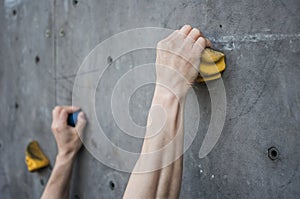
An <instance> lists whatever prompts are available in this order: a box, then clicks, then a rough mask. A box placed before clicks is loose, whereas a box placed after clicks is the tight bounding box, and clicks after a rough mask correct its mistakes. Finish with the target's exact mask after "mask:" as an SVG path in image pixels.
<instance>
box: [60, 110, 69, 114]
mask: <svg viewBox="0 0 300 199" xmlns="http://www.w3.org/2000/svg"><path fill="white" fill-rule="evenodd" d="M60 113H61V114H62V115H66V114H68V112H67V110H66V109H62V110H61V112H60Z"/></svg>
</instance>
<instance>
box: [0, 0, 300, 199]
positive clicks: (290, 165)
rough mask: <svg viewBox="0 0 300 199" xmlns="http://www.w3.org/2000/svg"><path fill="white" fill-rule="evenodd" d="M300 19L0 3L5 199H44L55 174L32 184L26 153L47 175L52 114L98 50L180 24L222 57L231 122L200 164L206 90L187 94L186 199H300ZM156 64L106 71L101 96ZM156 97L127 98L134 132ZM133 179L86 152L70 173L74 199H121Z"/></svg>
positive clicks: (287, 6) (142, 93)
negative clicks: (40, 153)
mask: <svg viewBox="0 0 300 199" xmlns="http://www.w3.org/2000/svg"><path fill="white" fill-rule="evenodd" d="M299 11H300V2H299V1H298V0H287V1H280V0H263V1H260V0H252V1H246V0H243V1H233V0H224V1H221V0H218V1H207V0H164V1H162V0H161V1H150V0H143V1H137V0H101V1H95V0H87V1H83V0H78V1H75V0H73V1H72V0H68V1H67V0H65V1H57V0H54V1H40V0H30V1H29V0H4V1H1V4H0V26H1V31H0V45H1V48H0V60H1V64H0V95H1V98H0V118H1V119H0V124H1V137H0V157H1V159H0V198H39V196H40V195H41V193H42V191H43V189H44V186H45V184H46V182H47V179H48V177H49V175H50V172H51V168H47V169H43V170H41V171H40V172H36V173H29V172H28V171H27V170H26V165H25V163H24V150H25V147H26V145H27V144H28V142H29V141H31V140H38V141H39V143H40V144H41V146H42V148H43V150H44V152H45V153H46V154H47V156H48V157H49V158H50V160H51V163H52V165H53V163H54V159H55V154H56V145H55V141H54V138H53V136H52V134H51V129H50V123H51V110H52V108H53V107H54V106H55V105H56V104H61V105H62V104H71V103H72V89H73V82H74V80H75V76H76V72H77V70H78V68H79V66H80V64H81V62H82V61H83V59H84V57H85V56H86V55H87V54H88V53H89V52H90V51H91V50H92V49H93V48H94V47H95V46H96V45H97V44H98V43H99V42H101V41H104V40H105V39H107V38H109V37H110V36H112V35H113V34H116V33H119V32H122V31H124V30H127V29H132V28H137V27H148V26H151V27H164V28H171V29H177V28H179V27H180V26H181V25H183V24H186V23H188V24H191V25H192V26H195V27H198V28H200V29H201V30H203V32H204V33H205V34H206V35H207V37H208V38H210V39H211V40H212V41H213V43H214V46H215V48H216V49H220V50H222V51H223V52H224V53H225V54H226V56H227V59H226V61H227V70H226V71H225V73H224V74H223V81H224V85H225V89H226V96H227V110H226V112H227V114H226V120H225V126H224V129H223V132H222V134H221V137H220V139H219V141H218V143H217V145H216V146H215V147H214V149H213V151H212V152H211V153H210V154H209V155H208V156H206V157H205V158H203V159H200V158H199V157H198V153H199V149H200V146H201V143H202V140H203V138H204V136H205V132H206V130H207V128H208V124H209V120H210V115H211V110H210V108H209V107H210V103H211V102H210V97H209V93H208V90H207V88H206V86H204V85H196V86H195V87H194V90H195V92H196V94H197V97H198V101H199V108H200V110H201V121H200V123H199V124H200V126H199V129H198V132H197V136H196V138H195V140H194V141H193V144H192V145H191V147H190V148H189V149H188V150H187V152H186V153H185V155H184V174H183V182H182V189H181V198H297V197H299V195H300V189H299V187H300V171H299V159H300V154H299V151H300V147H299V146H300V135H299V132H300V64H299V63H300V47H299V46H300V24H299V21H300V15H299ZM138 53H141V54H138ZM154 53H155V51H153V50H152V51H151V50H149V51H147V52H143V51H142V52H137V53H132V54H130V55H124V56H123V57H122V58H120V59H118V60H115V62H114V63H113V64H112V65H111V68H110V69H109V71H108V74H115V76H113V78H115V79H113V78H111V77H109V76H106V79H105V80H106V83H105V84H104V85H106V86H107V89H106V91H107V93H110V92H111V90H110V88H111V87H112V86H111V85H113V84H114V83H115V80H116V79H117V78H118V77H119V76H118V75H121V74H122V73H123V72H126V70H125V69H124V70H117V69H118V67H119V66H121V67H122V66H123V67H124V68H126V67H127V70H128V66H129V65H131V66H132V65H133V66H136V65H138V64H139V63H147V62H143V61H145V59H148V60H152V61H153V59H154V58H155V54H154ZM113 59H114V57H113ZM145 75H147V74H145ZM104 91H105V90H104ZM152 92H153V85H152V86H151V85H149V86H146V87H143V88H141V89H140V90H138V91H137V93H136V94H135V96H134V97H133V98H132V102H131V105H130V107H129V109H130V112H131V114H132V118H133V120H135V121H136V122H137V123H140V124H145V121H146V116H147V111H148V108H149V105H150V99H151V95H152ZM108 103H109V99H107V98H105V95H104V96H103V98H101V99H100V100H99V104H100V105H99V106H101V105H103V106H106V105H107V104H108ZM138 105H139V106H138ZM138 107H139V108H138ZM99 114H100V116H99V117H100V118H101V119H102V120H103V122H104V123H105V124H107V125H105V130H106V131H107V132H111V133H112V135H111V139H112V140H114V139H116V138H117V132H118V131H119V129H117V127H116V126H115V125H114V124H113V120H112V119H111V114H109V110H108V111H107V112H102V113H99ZM190 118H193V115H191V116H190ZM187 124H189V123H187ZM186 128H189V127H188V126H186ZM121 144H122V143H121ZM139 146H140V143H136V144H135V147H136V148H138V147H139ZM270 147H276V148H277V150H278V151H279V156H278V159H277V160H275V161H274V160H271V159H270V158H269V157H268V149H269V148H270ZM128 177H129V174H128V173H125V172H119V171H116V170H114V169H111V168H109V167H107V166H105V165H104V164H102V163H100V162H98V161H97V160H96V159H95V158H94V157H93V156H92V155H91V154H89V152H87V151H86V150H84V149H83V150H82V151H81V152H80V154H79V157H78V159H77V162H76V165H75V168H74V175H73V183H72V188H71V198H121V196H122V193H123V191H124V188H125V186H126V182H127V180H128ZM112 183H113V184H114V187H112V186H111V185H112Z"/></svg>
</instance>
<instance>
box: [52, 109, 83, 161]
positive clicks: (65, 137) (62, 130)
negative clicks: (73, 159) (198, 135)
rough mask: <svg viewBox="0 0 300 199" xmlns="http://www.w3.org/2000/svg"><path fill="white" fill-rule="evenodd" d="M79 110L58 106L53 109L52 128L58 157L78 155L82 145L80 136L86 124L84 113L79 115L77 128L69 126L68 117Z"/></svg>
mask: <svg viewBox="0 0 300 199" xmlns="http://www.w3.org/2000/svg"><path fill="white" fill-rule="evenodd" d="M78 110H79V108H77V107H72V106H56V107H55V108H54V109H53V112H52V116H53V121H52V125H51V128H52V131H53V134H54V137H55V140H56V143H57V147H58V155H61V156H65V155H76V153H77V152H78V150H79V149H80V147H81V145H82V142H81V140H80V137H79V135H82V133H83V129H84V127H85V124H86V120H85V116H84V113H83V112H80V113H79V115H78V121H77V123H76V126H75V128H73V127H71V126H68V125H67V118H68V115H69V114H70V113H73V112H75V111H78Z"/></svg>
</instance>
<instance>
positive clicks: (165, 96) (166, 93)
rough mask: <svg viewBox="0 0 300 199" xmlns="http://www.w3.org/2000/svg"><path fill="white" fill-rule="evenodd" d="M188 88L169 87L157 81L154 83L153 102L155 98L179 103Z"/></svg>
mask: <svg viewBox="0 0 300 199" xmlns="http://www.w3.org/2000/svg"><path fill="white" fill-rule="evenodd" d="M187 90H188V89H172V90H171V89H170V88H167V87H165V86H164V85H161V84H159V83H156V87H155V91H154V96H153V102H156V101H157V100H159V101H160V102H161V101H166V102H172V101H177V102H179V103H181V102H183V101H184V99H185V96H186V94H187Z"/></svg>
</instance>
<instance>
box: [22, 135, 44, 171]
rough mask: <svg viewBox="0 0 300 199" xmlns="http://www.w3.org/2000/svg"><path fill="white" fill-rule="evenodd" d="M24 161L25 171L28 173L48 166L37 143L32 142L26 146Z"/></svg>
mask: <svg viewBox="0 0 300 199" xmlns="http://www.w3.org/2000/svg"><path fill="white" fill-rule="evenodd" d="M25 161H26V164H27V169H28V171H30V172H33V171H36V170H38V169H41V168H44V167H46V166H48V165H49V164H50V161H49V159H48V158H47V157H46V155H45V154H44V153H43V151H42V149H41V148H40V146H39V144H38V142H37V141H32V142H30V143H29V144H28V145H27V148H26V151H25Z"/></svg>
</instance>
